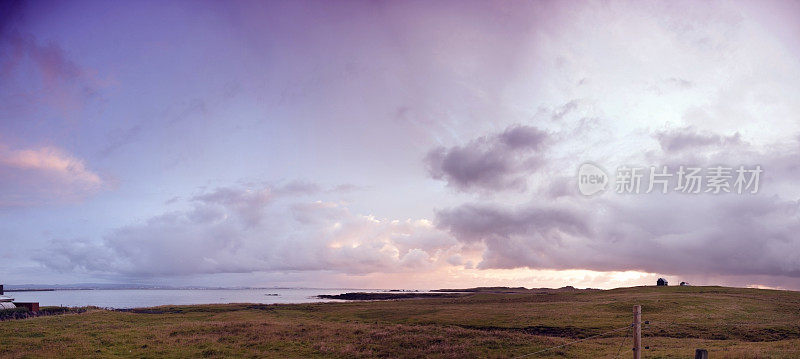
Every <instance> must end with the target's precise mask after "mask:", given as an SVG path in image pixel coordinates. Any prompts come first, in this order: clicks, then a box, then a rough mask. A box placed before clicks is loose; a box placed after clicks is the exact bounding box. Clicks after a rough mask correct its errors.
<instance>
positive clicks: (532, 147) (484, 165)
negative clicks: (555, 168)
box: [425, 125, 549, 191]
mask: <svg viewBox="0 0 800 359" xmlns="http://www.w3.org/2000/svg"><path fill="white" fill-rule="evenodd" d="M548 139H549V136H548V134H547V133H546V132H544V131H542V130H539V129H538V128H536V127H532V126H523V125H517V126H512V127H509V128H508V129H506V130H505V131H504V132H502V133H499V134H494V135H490V136H485V137H481V138H478V139H475V140H472V141H470V142H469V143H467V144H466V145H464V146H455V147H451V148H445V147H439V148H436V149H434V150H432V151H430V152H429V153H428V155H427V156H426V157H425V163H426V164H427V166H428V171H429V173H430V175H431V176H432V177H433V178H435V179H439V180H444V181H446V182H447V184H448V185H449V186H451V187H454V188H456V189H458V190H461V191H475V190H504V189H511V190H524V189H525V188H526V187H527V183H526V177H527V175H529V174H530V173H532V172H533V171H535V170H536V169H537V168H538V167H539V166H540V165H541V164H542V162H543V161H544V156H543V151H544V149H545V147H546V145H547V140H548Z"/></svg>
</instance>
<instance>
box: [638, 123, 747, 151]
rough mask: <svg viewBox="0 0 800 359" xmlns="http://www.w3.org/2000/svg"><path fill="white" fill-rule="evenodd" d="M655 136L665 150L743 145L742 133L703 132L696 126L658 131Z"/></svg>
mask: <svg viewBox="0 0 800 359" xmlns="http://www.w3.org/2000/svg"><path fill="white" fill-rule="evenodd" d="M654 137H655V138H656V139H657V140H658V143H659V144H660V145H661V149H662V150H663V151H665V152H679V151H684V150H696V149H701V148H705V147H711V146H717V147H719V146H736V145H742V144H743V143H742V139H741V135H740V134H739V133H738V132H737V133H735V134H733V135H730V136H721V135H719V134H715V133H711V132H701V131H698V130H697V129H696V128H694V127H683V128H679V129H673V130H669V131H660V132H657V133H656V134H655V135H654Z"/></svg>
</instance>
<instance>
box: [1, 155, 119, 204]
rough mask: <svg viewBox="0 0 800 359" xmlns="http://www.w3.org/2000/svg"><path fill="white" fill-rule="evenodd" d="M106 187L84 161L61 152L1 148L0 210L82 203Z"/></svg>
mask: <svg viewBox="0 0 800 359" xmlns="http://www.w3.org/2000/svg"><path fill="white" fill-rule="evenodd" d="M104 184H105V182H104V181H103V179H102V178H101V177H100V175H98V174H97V173H95V172H93V171H91V170H90V169H88V168H87V167H86V165H85V163H84V161H83V160H81V159H79V158H77V157H75V156H72V155H70V154H68V153H66V152H65V151H63V150H61V149H59V148H56V147H40V148H35V149H21V150H12V149H9V148H7V147H4V146H0V206H19V205H33V204H43V203H54V202H55V203H58V202H63V201H74V200H80V199H83V198H85V197H86V196H89V195H91V194H92V193H94V192H96V191H97V190H99V189H101V188H102V186H103V185H104Z"/></svg>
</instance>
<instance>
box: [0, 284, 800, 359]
mask: <svg viewBox="0 0 800 359" xmlns="http://www.w3.org/2000/svg"><path fill="white" fill-rule="evenodd" d="M634 304H641V305H642V319H643V320H647V321H650V322H651V324H649V325H643V329H642V336H643V345H646V346H649V349H646V350H644V351H643V356H644V357H647V358H687V357H692V356H693V355H694V349H695V348H704V349H708V350H709V354H710V355H709V356H710V358H798V357H800V292H789V291H773V290H762V289H741V288H723V287H635V288H620V289H614V290H606V291H582V290H559V291H555V290H551V291H543V290H531V291H519V292H518V293H492V292H478V293H471V294H467V295H465V296H464V297H459V298H435V299H429V298H426V299H405V300H391V301H371V302H347V303H320V304H297V305H286V304H283V305H257V304H229V305H196V306H164V307H156V308H148V309H147V310H141V311H133V312H119V311H107V310H93V311H89V312H86V313H81V314H65V315H58V316H48V317H38V318H31V319H24V320H11V321H4V322H0V343H2V344H0V356H2V357H11V358H16V357H54V356H60V357H105V356H126V357H137V358H138V357H141V358H157V357H158V358H160V357H231V356H236V357H253V358H256V357H312V358H313V357H339V358H351V357H416V358H422V357H426V358H427V357H442V358H465V357H491V358H513V357H515V356H519V355H523V354H527V353H531V352H535V351H538V350H542V349H545V348H548V347H553V346H557V345H561V344H565V343H568V342H572V341H575V340H577V339H581V338H587V337H590V336H593V335H597V334H600V333H604V332H607V331H609V330H612V329H615V328H622V327H625V326H627V325H629V324H630V322H631V319H632V315H631V311H632V306H633V305H634ZM631 342H632V341H631V337H630V333H629V332H627V329H623V330H621V331H618V332H615V333H611V334H608V335H604V336H600V337H597V338H592V339H588V340H585V341H581V342H578V343H575V344H572V345H568V346H565V347H563V348H558V349H554V350H550V351H546V352H544V353H541V354H537V355H531V356H529V357H551V358H555V357H574V358H603V357H605V358H613V357H615V355H616V354H617V353H618V351H619V352H620V357H623V358H629V357H631Z"/></svg>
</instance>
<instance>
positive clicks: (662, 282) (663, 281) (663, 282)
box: [656, 278, 669, 287]
mask: <svg viewBox="0 0 800 359" xmlns="http://www.w3.org/2000/svg"><path fill="white" fill-rule="evenodd" d="M656 285H657V286H659V287H661V286H664V287H666V286H668V285H669V283H668V282H667V280H666V279H664V278H658V280H657V281H656Z"/></svg>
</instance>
